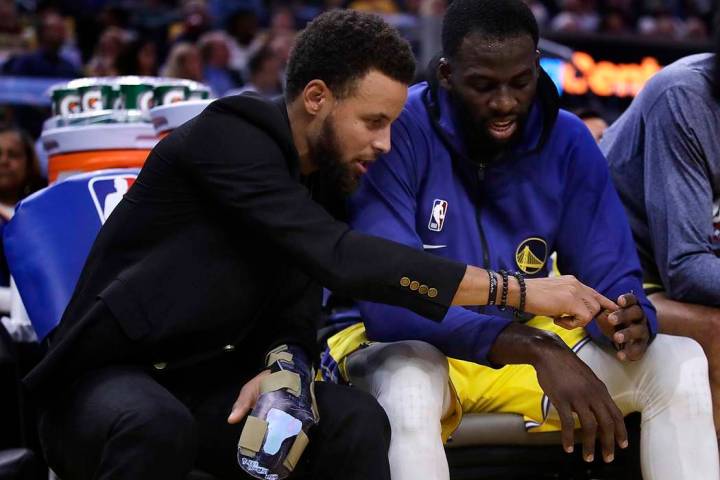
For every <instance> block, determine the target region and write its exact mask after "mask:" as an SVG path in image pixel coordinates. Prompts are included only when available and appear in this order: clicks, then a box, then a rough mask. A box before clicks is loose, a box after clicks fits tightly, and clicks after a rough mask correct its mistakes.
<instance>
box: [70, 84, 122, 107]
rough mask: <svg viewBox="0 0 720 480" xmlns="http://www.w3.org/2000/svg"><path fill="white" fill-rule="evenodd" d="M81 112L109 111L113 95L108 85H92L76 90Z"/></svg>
mask: <svg viewBox="0 0 720 480" xmlns="http://www.w3.org/2000/svg"><path fill="white" fill-rule="evenodd" d="M78 91H79V92H80V102H81V104H82V111H83V112H95V111H99V110H111V109H112V108H113V100H114V97H115V94H114V92H113V88H112V86H110V85H103V84H94V85H86V86H84V87H80V88H78Z"/></svg>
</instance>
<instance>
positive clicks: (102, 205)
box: [88, 174, 136, 224]
mask: <svg viewBox="0 0 720 480" xmlns="http://www.w3.org/2000/svg"><path fill="white" fill-rule="evenodd" d="M135 177H136V176H135V175H128V174H124V175H106V176H102V177H95V178H93V179H92V180H90V182H88V189H90V197H92V200H93V203H94V204H95V209H96V210H97V213H98V216H99V217H100V223H101V224H102V223H105V221H106V220H107V219H108V217H109V216H110V214H111V213H112V211H113V210H115V207H117V206H118V204H119V203H120V200H122V197H123V195H125V194H126V193H127V191H128V190H129V189H130V187H131V186H132V184H133V183H135Z"/></svg>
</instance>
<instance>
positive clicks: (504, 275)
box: [499, 270, 510, 311]
mask: <svg viewBox="0 0 720 480" xmlns="http://www.w3.org/2000/svg"><path fill="white" fill-rule="evenodd" d="M500 275H502V281H503V286H502V298H501V299H500V307H499V308H500V310H502V311H505V310H507V299H508V287H509V284H510V281H509V280H508V272H507V271H506V270H500Z"/></svg>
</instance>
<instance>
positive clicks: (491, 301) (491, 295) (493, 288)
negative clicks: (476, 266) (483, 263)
mask: <svg viewBox="0 0 720 480" xmlns="http://www.w3.org/2000/svg"><path fill="white" fill-rule="evenodd" d="M487 274H488V281H489V282H490V283H489V288H488V302H487V304H488V305H495V301H496V300H497V277H496V276H495V272H493V271H492V270H488V271H487Z"/></svg>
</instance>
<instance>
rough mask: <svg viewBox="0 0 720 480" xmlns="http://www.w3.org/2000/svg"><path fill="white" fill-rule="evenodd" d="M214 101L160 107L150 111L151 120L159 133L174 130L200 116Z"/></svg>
mask: <svg viewBox="0 0 720 480" xmlns="http://www.w3.org/2000/svg"><path fill="white" fill-rule="evenodd" d="M212 102H213V100H188V101H186V102H178V103H173V104H170V105H160V106H159V107H155V108H152V109H151V110H150V118H152V123H153V125H154V126H155V131H157V133H162V132H167V131H170V130H174V129H176V128H177V127H179V126H180V125H182V124H183V123H185V122H187V121H188V120H190V119H191V118H193V117H196V116H197V115H199V114H200V112H202V111H203V110H205V107H207V106H208V105H210V104H211V103H212Z"/></svg>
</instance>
